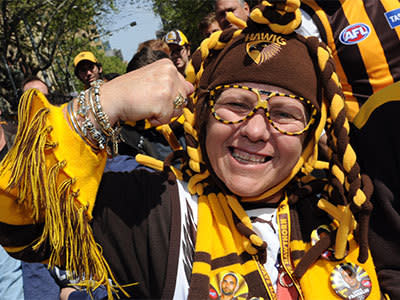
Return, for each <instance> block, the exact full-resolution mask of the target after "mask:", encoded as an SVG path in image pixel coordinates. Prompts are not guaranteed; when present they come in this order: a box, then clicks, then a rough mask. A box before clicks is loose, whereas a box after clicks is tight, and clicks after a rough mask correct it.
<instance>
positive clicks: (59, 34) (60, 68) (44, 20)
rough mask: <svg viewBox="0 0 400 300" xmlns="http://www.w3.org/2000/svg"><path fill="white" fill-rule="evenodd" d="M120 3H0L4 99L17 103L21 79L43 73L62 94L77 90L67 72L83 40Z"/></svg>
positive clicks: (86, 0) (87, 0)
mask: <svg viewBox="0 0 400 300" xmlns="http://www.w3.org/2000/svg"><path fill="white" fill-rule="evenodd" d="M120 1H122V0H120ZM126 1H127V0H126ZM114 2H115V0H57V1H43V0H18V1H14V0H0V16H1V17H0V62H1V63H0V100H1V99H3V100H4V99H7V100H8V101H9V102H14V104H15V103H16V102H17V99H18V94H19V92H18V88H19V86H20V82H21V79H22V78H23V77H25V76H27V75H29V74H33V75H36V74H37V73H39V72H42V75H43V77H44V80H45V81H46V82H47V83H48V84H50V83H51V84H52V85H54V88H56V89H57V90H60V91H62V92H69V91H71V88H72V87H71V84H70V79H71V77H72V76H71V74H70V73H68V72H67V70H68V66H69V65H70V64H71V63H72V60H71V55H72V52H73V51H74V49H76V48H79V46H80V45H82V43H83V42H82V40H79V37H80V38H82V34H83V33H85V32H89V33H90V32H91V30H92V29H93V24H94V20H95V18H96V19H98V20H100V21H101V18H102V15H104V14H107V13H108V12H110V11H112V10H115V7H114V4H115V3H114ZM87 37H88V36H87ZM84 43H86V44H87V43H88V40H86V41H85V42H84ZM53 73H54V74H53ZM53 77H55V78H53Z"/></svg>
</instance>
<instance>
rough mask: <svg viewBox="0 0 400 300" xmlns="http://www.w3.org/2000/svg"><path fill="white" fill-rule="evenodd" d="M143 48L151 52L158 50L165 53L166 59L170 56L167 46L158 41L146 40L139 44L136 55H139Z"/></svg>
mask: <svg viewBox="0 0 400 300" xmlns="http://www.w3.org/2000/svg"><path fill="white" fill-rule="evenodd" d="M143 48H150V49H151V50H154V51H155V50H159V51H163V52H165V54H167V55H168V57H169V56H170V54H171V50H170V49H169V47H168V44H167V43H166V42H164V41H163V40H160V39H152V40H147V41H144V42H142V43H140V44H139V46H138V48H137V50H136V53H139V52H140V51H141V50H142V49H143Z"/></svg>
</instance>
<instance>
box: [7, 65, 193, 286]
mask: <svg viewBox="0 0 400 300" xmlns="http://www.w3.org/2000/svg"><path fill="white" fill-rule="evenodd" d="M192 91H193V87H192V85H191V84H190V83H188V82H186V81H185V79H184V78H183V77H182V75H181V74H180V73H179V72H178V71H177V70H176V68H175V66H174V65H173V64H172V62H171V61H170V60H167V59H165V60H160V61H157V62H155V63H153V64H151V65H148V66H146V67H144V68H141V69H139V70H136V71H133V72H130V73H128V74H125V75H123V76H121V77H118V78H116V79H114V80H112V81H110V82H107V83H104V84H103V85H102V86H101V88H100V91H99V98H98V99H99V101H100V103H101V106H102V110H103V111H104V113H105V114H106V115H107V116H108V120H109V122H110V124H111V125H114V124H115V123H116V122H117V121H119V120H124V121H130V122H136V121H138V120H142V119H148V120H149V121H150V123H152V124H153V125H159V124H163V123H166V122H168V121H169V120H170V119H171V117H174V116H176V115H178V114H180V113H181V110H180V109H176V107H175V105H174V99H176V98H177V96H179V95H182V96H183V97H186V96H188V94H190V93H191V92H192ZM88 95H89V93H88V92H87V93H86V101H88ZM73 101H74V103H73V104H74V105H73V106H72V110H73V112H74V113H75V116H76V120H75V124H72V123H71V118H70V116H71V114H70V113H69V112H68V110H67V105H65V106H63V107H55V106H52V105H50V104H49V103H48V101H47V99H46V98H45V97H44V96H43V95H42V94H41V93H40V92H38V91H36V90H30V91H28V92H26V93H25V94H24V96H23V97H22V98H21V104H20V108H19V129H18V133H17V137H16V140H15V143H14V146H13V147H12V148H11V149H10V151H9V153H8V154H7V156H6V157H5V159H4V160H3V161H2V163H1V165H0V244H2V245H3V246H4V248H5V249H6V250H7V251H8V252H9V253H10V254H11V255H12V256H14V257H17V258H19V259H24V260H28V261H44V260H49V264H50V265H63V266H64V267H65V268H66V269H68V270H72V271H74V272H76V274H77V275H78V276H81V277H82V278H83V277H84V276H83V275H84V274H85V275H86V278H87V277H88V276H87V275H88V274H96V277H97V278H96V279H97V281H98V282H99V283H102V284H105V285H107V286H108V288H110V290H111V286H110V285H109V283H108V278H109V277H111V278H112V275H111V272H110V270H109V267H108V264H107V262H106V261H105V260H104V258H103V256H102V254H101V249H100V247H99V246H98V245H97V244H96V241H95V240H94V238H93V234H92V230H91V227H90V221H91V219H92V210H93V207H94V202H95V196H96V193H97V189H98V186H99V182H100V180H101V177H102V172H103V169H104V165H105V161H106V156H107V155H106V152H105V150H100V151H93V147H91V146H90V145H88V144H87V143H86V142H87V141H86V142H85V140H84V139H82V134H79V133H77V132H76V130H75V128H76V126H75V127H74V125H77V126H78V129H79V128H80V129H82V128H84V125H83V121H84V119H83V118H82V116H81V115H80V114H79V111H78V110H77V109H78V108H79V104H78V103H79V101H78V100H77V99H75V100H73ZM95 114H96V112H95V109H94V108H93V109H89V110H88V112H87V114H86V117H87V118H88V119H89V120H90V122H91V123H92V124H93V126H94V127H95V128H96V129H97V130H98V131H100V130H102V126H101V124H99V122H98V118H96V117H95ZM97 117H98V116H97ZM103 125H104V124H103ZM103 129H104V128H103ZM86 138H88V139H89V141H90V142H91V144H92V146H93V143H96V139H93V138H92V137H91V136H90V135H88V137H86ZM94 146H96V145H94Z"/></svg>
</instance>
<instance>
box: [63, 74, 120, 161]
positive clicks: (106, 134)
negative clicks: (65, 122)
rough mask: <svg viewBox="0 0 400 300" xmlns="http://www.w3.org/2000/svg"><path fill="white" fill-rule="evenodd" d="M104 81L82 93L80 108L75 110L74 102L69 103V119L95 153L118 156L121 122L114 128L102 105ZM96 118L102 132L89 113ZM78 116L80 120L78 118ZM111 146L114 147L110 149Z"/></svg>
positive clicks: (93, 83) (79, 101)
mask: <svg viewBox="0 0 400 300" xmlns="http://www.w3.org/2000/svg"><path fill="white" fill-rule="evenodd" d="M102 83H103V81H102V80H96V81H95V82H92V83H91V87H90V88H89V89H87V90H86V91H82V92H81V93H80V94H79V97H78V107H77V110H76V111H75V110H74V101H70V102H69V103H68V118H69V121H70V123H71V124H72V126H73V127H74V129H75V131H76V132H77V133H78V134H79V135H80V137H81V138H82V139H83V140H84V141H85V142H86V143H87V144H88V145H89V146H91V147H92V148H93V150H95V151H100V150H104V149H106V150H107V153H108V154H109V155H112V156H115V155H117V154H118V143H119V142H120V141H121V136H120V131H121V127H120V125H119V122H118V123H117V124H116V125H115V126H114V127H112V126H111V124H110V121H109V119H108V116H107V115H106V113H105V112H104V111H103V108H102V106H101V103H100V86H101V84H102ZM90 112H91V113H92V114H93V115H94V117H95V120H96V122H97V124H98V125H99V127H100V130H99V129H97V128H96V126H94V124H93V122H92V121H91V120H90V118H89V113H90ZM78 116H79V117H80V118H78ZM109 144H111V145H112V146H111V147H110V146H109Z"/></svg>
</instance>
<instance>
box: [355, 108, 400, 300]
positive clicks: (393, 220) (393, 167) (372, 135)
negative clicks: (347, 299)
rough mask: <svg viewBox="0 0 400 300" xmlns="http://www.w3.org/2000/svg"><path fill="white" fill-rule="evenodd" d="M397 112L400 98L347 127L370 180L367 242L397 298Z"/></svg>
mask: <svg viewBox="0 0 400 300" xmlns="http://www.w3.org/2000/svg"><path fill="white" fill-rule="evenodd" d="M399 112H400V101H392V102H388V103H385V104H384V105H381V106H379V107H378V108H376V109H375V110H374V112H373V113H372V114H371V116H370V117H369V119H368V121H367V123H366V124H365V125H364V126H363V127H362V128H361V129H357V128H355V127H353V128H351V131H350V133H351V136H350V138H351V140H350V141H351V145H352V146H353V148H354V150H355V151H356V153H357V159H358V161H359V164H360V167H361V172H362V173H366V174H367V175H369V176H370V177H371V179H372V180H373V183H374V193H373V195H372V198H371V202H372V204H373V205H374V208H373V211H372V215H371V220H370V234H369V244H370V248H371V253H372V257H373V259H374V263H375V266H376V272H377V274H378V279H379V283H380V285H381V289H382V291H383V292H385V293H388V294H389V295H390V297H391V299H400V285H399V282H400V280H399V278H400V255H399V253H400V238H399V237H400V185H399V183H400V139H399V136H398V130H396V129H397V128H399V120H398V118H399Z"/></svg>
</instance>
